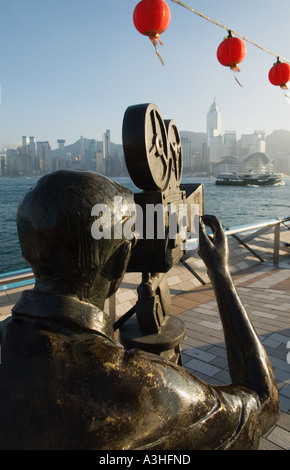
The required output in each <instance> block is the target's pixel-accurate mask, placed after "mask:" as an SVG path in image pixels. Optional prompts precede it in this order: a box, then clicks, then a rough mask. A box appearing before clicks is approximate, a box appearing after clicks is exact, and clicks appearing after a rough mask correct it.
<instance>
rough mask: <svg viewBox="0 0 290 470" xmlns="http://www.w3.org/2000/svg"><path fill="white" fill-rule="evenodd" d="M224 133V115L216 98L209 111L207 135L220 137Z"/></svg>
mask: <svg viewBox="0 0 290 470" xmlns="http://www.w3.org/2000/svg"><path fill="white" fill-rule="evenodd" d="M221 133H222V115H221V112H220V109H219V107H218V105H217V103H216V100H215V99H214V102H213V104H212V105H211V107H210V109H209V112H208V113H207V137H208V139H210V138H211V137H218V136H220V135H221Z"/></svg>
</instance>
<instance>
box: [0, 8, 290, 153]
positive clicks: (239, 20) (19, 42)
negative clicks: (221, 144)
mask: <svg viewBox="0 0 290 470" xmlns="http://www.w3.org/2000/svg"><path fill="white" fill-rule="evenodd" d="M137 3H138V0H0V15H1V16H0V84H1V105H0V113H1V114H0V118H1V121H0V126H1V127H0V148H2V147H3V146H13V145H17V144H20V143H21V137H22V135H28V136H35V138H36V140H37V141H42V140H49V142H50V144H51V147H52V148H56V147H57V142H56V141H57V139H60V138H63V139H65V140H66V143H67V144H69V143H73V142H75V141H76V140H78V139H79V137H80V136H81V135H83V136H84V137H87V138H97V139H101V136H102V133H103V132H105V131H106V129H110V130H111V140H112V141H113V142H115V143H121V142H122V137H121V132H122V121H123V115H124V112H125V110H126V108H127V107H128V106H130V105H133V104H137V103H145V102H151V103H155V104H156V105H157V106H158V107H159V109H160V111H161V114H162V116H163V117H164V119H174V120H175V121H176V123H177V125H178V128H179V129H180V130H188V131H195V132H205V131H206V114H207V112H208V110H209V107H210V105H211V104H212V102H213V100H214V98H216V101H217V103H218V105H219V106H220V109H221V112H222V130H223V132H225V131H226V130H236V131H237V133H238V134H241V133H252V132H254V131H255V130H258V129H261V130H265V131H266V133H267V134H269V133H271V132H272V131H273V130H275V129H287V130H290V104H289V103H288V102H287V100H286V99H285V96H284V94H283V91H282V90H281V89H280V88H279V87H274V86H273V85H271V84H270V82H269V81H268V72H269V70H270V68H271V67H272V65H273V63H274V62H276V58H275V57H274V56H272V55H271V54H269V53H267V52H264V51H262V50H260V49H258V48H257V47H255V46H253V45H251V44H248V43H247V56H246V58H245V59H244V61H243V62H242V63H241V65H240V68H241V72H240V73H239V74H238V79H239V81H240V82H241V84H242V85H243V87H240V86H239V85H238V84H237V82H236V81H235V79H234V73H233V72H231V71H230V70H229V69H228V68H226V67H223V66H221V65H220V64H219V63H218V61H217V59H216V50H217V47H218V45H219V43H220V42H221V41H222V40H223V38H224V37H225V36H226V35H227V32H226V31H225V30H224V29H222V28H220V27H218V26H216V25H214V24H212V23H210V22H208V21H206V20H204V19H202V18H200V17H199V16H197V15H195V14H193V13H191V12H190V11H188V10H186V9H185V8H183V7H181V6H180V5H177V4H176V3H174V2H172V1H171V0H167V3H168V5H169V7H170V9H171V14H172V19H171V23H170V26H169V28H168V30H167V31H166V32H165V33H164V34H163V35H162V36H161V39H162V41H163V43H164V45H163V46H160V47H159V48H158V49H159V52H160V54H161V56H162V57H163V60H164V62H165V66H162V64H161V63H160V61H159V59H158V57H157V55H156V54H155V50H154V47H153V46H152V44H151V42H150V40H149V39H148V38H147V37H145V36H142V35H141V34H140V33H138V31H137V30H136V29H135V27H134V24H133V20H132V16H133V11H134V8H135V6H136V5H137ZM185 3H186V4H187V5H189V6H191V7H192V8H194V9H196V10H198V11H200V12H202V13H203V14H205V15H207V16H209V17H211V18H213V19H215V20H217V21H219V22H221V23H223V24H224V25H226V26H228V27H229V28H231V29H233V30H235V31H237V32H238V33H240V34H243V35H245V36H247V37H248V38H250V39H251V40H253V41H255V42H257V43H259V44H260V45H262V46H263V47H265V48H267V49H269V50H271V51H273V52H275V53H277V54H279V55H280V56H281V57H284V58H286V59H288V60H290V37H289V24H290V1H289V0H276V1H273V0H243V1H233V0H185Z"/></svg>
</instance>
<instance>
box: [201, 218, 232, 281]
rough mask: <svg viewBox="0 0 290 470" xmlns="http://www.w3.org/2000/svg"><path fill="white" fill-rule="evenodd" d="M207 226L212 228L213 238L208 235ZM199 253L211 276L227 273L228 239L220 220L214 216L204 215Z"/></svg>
mask: <svg viewBox="0 0 290 470" xmlns="http://www.w3.org/2000/svg"><path fill="white" fill-rule="evenodd" d="M205 225H208V226H209V227H210V228H211V230H212V236H210V235H207V233H206V230H205ZM198 253H199V255H200V257H201V258H202V260H203V262H204V264H205V265H206V267H207V269H208V272H209V275H213V274H216V273H220V274H224V273H226V271H227V268H228V260H229V253H228V243H227V238H226V236H225V233H224V231H223V229H222V226H221V223H220V221H219V219H218V218H217V217H216V216H214V215H204V216H202V217H201V218H200V226H199V250H198Z"/></svg>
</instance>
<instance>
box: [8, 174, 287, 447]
mask: <svg viewBox="0 0 290 470" xmlns="http://www.w3.org/2000/svg"><path fill="white" fill-rule="evenodd" d="M114 197H121V198H122V204H123V205H124V206H125V205H128V204H133V203H134V200H133V195H132V194H131V193H130V192H129V191H128V190H126V189H125V188H123V187H121V186H119V185H117V184H116V183H114V182H111V181H110V180H108V179H107V178H105V177H103V176H100V175H97V174H94V173H89V172H78V171H58V172H55V173H51V174H48V175H46V176H44V177H42V178H41V179H40V180H39V181H38V183H37V184H36V186H35V187H34V188H33V189H32V190H30V191H29V192H28V194H27V195H26V196H25V197H24V199H23V200H22V202H21V204H20V206H19V210H18V218H17V223H18V231H19V240H20V244H21V247H22V252H23V256H24V258H25V259H26V260H27V262H28V263H29V264H30V265H31V267H32V269H33V272H34V274H35V279H36V282H35V287H34V288H33V289H32V290H27V291H25V292H24V293H23V294H22V297H21V298H20V300H19V301H18V302H17V304H16V305H15V306H14V308H13V312H12V316H11V317H10V318H8V319H7V320H5V321H4V322H2V323H1V329H0V339H1V365H0V448H1V449H12V450H16V449H75V450H76V449H99V450H116V449H123V450H131V449H137V450H138V449H145V450H155V449H161V450H166V449H169V450H173V449H179V450H187V449H204V450H206V449H255V448H257V447H258V444H259V439H260V437H261V435H262V433H264V432H266V431H267V430H268V429H269V428H270V427H271V426H273V425H274V424H275V422H276V421H277V419H278V415H279V398H278V392H277V388H276V385H275V379H274V375H273V371H272V368H271V365H270V363H269V360H268V357H267V355H266V352H265V351H264V349H263V347H262V345H261V343H260V341H259V338H258V336H257V334H256V332H255V331H254V328H253V326H252V324H251V322H250V320H249V318H248V315H247V313H246V311H245V308H244V307H243V305H242V303H241V301H240V299H239V297H238V295H237V292H236V290H235V287H234V285H233V282H232V279H231V276H230V273H229V269H228V248H227V241H226V237H225V235H224V233H223V230H222V228H221V225H220V223H219V221H218V220H217V218H216V217H213V216H203V217H202V220H201V224H200V240H199V250H200V255H201V257H202V259H203V260H204V262H205V264H206V266H207V268H208V272H209V276H210V278H211V281H212V284H213V287H214V290H215V294H216V299H217V303H218V306H219V310H220V315H221V319H222V323H223V328H224V332H225V341H226V346H227V352H228V360H229V368H230V373H231V377H232V384H231V385H228V386H211V385H209V384H207V383H205V382H203V381H201V380H199V379H198V378H197V377H195V376H194V375H192V374H191V373H189V372H188V371H186V370H185V369H184V368H182V367H181V366H179V365H177V364H175V363H173V362H170V361H166V360H164V359H163V358H161V357H159V356H158V355H154V354H150V353H146V352H142V351H140V350H125V349H124V348H123V347H122V346H119V345H118V344H117V343H116V342H115V340H114V332H113V326H112V324H111V322H110V319H109V317H108V316H107V315H106V314H105V313H104V312H103V308H104V302H105V299H106V298H107V297H108V296H110V295H111V294H112V293H113V292H115V291H116V289H117V288H118V286H119V284H120V282H121V280H122V277H123V274H124V272H125V271H126V267H127V264H128V261H129V258H130V253H131V248H132V243H133V238H132V240H131V239H128V238H126V237H122V238H118V239H114V238H100V239H96V238H94V237H92V234H91V229H92V223H93V221H94V220H95V218H94V217H93V216H92V215H91V211H92V207H93V206H94V205H95V204H106V205H107V206H108V207H112V204H113V203H114ZM124 223H125V219H122V217H121V219H120V224H124ZM204 225H208V226H209V227H210V228H211V229H212V233H213V236H212V237H210V236H208V235H207V234H206V232H205V226H204ZM101 229H103V227H100V230H101Z"/></svg>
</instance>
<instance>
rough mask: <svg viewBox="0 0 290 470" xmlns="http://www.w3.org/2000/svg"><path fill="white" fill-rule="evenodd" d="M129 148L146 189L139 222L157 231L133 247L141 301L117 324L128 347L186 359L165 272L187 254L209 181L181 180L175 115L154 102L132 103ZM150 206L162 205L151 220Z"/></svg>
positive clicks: (140, 196)
mask: <svg viewBox="0 0 290 470" xmlns="http://www.w3.org/2000/svg"><path fill="white" fill-rule="evenodd" d="M123 147H124V154H125V160H126V164H127V168H128V171H129V174H130V176H131V178H132V180H133V182H134V183H135V185H136V186H137V187H139V188H140V189H142V190H143V191H142V192H136V193H135V194H134V199H135V203H136V206H137V207H140V208H141V211H140V213H139V218H141V219H142V220H138V221H137V225H138V226H139V227H140V225H141V228H142V232H143V234H148V232H149V228H150V229H152V227H153V232H151V235H152V236H151V237H149V238H148V237H146V236H145V237H144V236H143V237H142V239H140V240H138V241H137V244H136V246H135V248H134V249H133V250H132V255H131V259H130V262H129V265H128V268H127V271H131V272H141V273H142V282H141V284H140V285H139V287H138V289H137V293H138V301H137V303H136V306H135V307H133V308H132V309H131V310H130V311H129V312H128V313H127V314H125V315H124V316H123V317H122V318H121V319H120V320H119V321H118V322H116V324H115V328H120V340H121V342H122V344H123V346H124V347H125V348H128V349H130V348H139V349H142V350H145V351H148V352H152V353H155V354H159V355H160V356H162V357H165V358H167V359H170V360H172V361H173V362H177V363H178V364H181V350H180V343H181V341H182V340H183V338H184V334H185V327H184V323H183V322H182V321H181V320H180V319H178V318H176V317H172V316H170V315H169V310H170V304H171V302H170V291H169V287H168V284H167V280H166V276H165V273H167V272H168V271H169V270H170V269H171V267H172V266H173V265H174V264H176V263H178V262H179V261H180V259H181V258H182V256H183V255H184V253H185V244H186V239H187V237H188V236H190V233H191V232H190V231H191V230H192V229H194V226H193V218H194V217H198V216H199V215H202V213H203V186H202V185H199V184H195V185H194V184H188V185H181V177H182V168H183V161H182V148H181V139H180V135H179V131H178V128H177V126H176V124H175V122H174V121H173V120H163V118H162V116H161V114H160V111H159V109H158V108H157V107H156V106H155V105H154V104H140V105H135V106H130V107H129V108H127V110H126V112H125V115H124V120H123ZM148 207H151V208H157V207H158V213H156V216H155V218H154V216H153V218H152V217H151V218H150V220H149V217H148V210H147V209H148ZM157 217H159V219H158V220H157ZM137 218H138V213H137ZM160 220H161V223H162V224H163V227H162V228H161V230H160V225H159V224H160ZM149 224H150V227H149ZM172 227H173V229H172ZM158 231H159V232H160V231H161V234H160V233H158ZM134 313H136V315H135V316H132V315H133V314H134Z"/></svg>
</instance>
